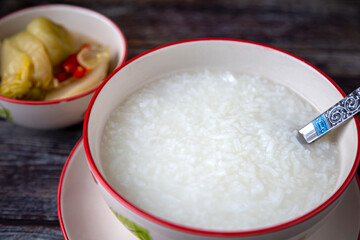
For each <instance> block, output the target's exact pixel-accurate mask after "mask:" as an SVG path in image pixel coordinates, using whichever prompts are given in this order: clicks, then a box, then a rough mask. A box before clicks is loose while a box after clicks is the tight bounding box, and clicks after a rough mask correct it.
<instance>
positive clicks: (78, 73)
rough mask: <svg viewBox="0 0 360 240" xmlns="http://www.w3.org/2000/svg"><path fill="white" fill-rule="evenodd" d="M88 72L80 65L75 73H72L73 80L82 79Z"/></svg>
mask: <svg viewBox="0 0 360 240" xmlns="http://www.w3.org/2000/svg"><path fill="white" fill-rule="evenodd" d="M88 71H89V70H88V69H87V68H85V67H83V66H81V65H79V66H77V68H76V70H75V72H74V73H73V77H74V78H82V77H83V76H84V75H85V74H86V73H87V72H88Z"/></svg>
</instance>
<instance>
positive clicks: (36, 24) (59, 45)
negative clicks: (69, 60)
mask: <svg viewBox="0 0 360 240" xmlns="http://www.w3.org/2000/svg"><path fill="white" fill-rule="evenodd" d="M26 31H28V32H29V33H31V34H33V35H34V36H36V37H37V38H39V39H40V41H42V42H43V44H44V45H45V48H46V51H47V52H48V54H49V57H50V60H51V63H52V64H53V65H54V66H56V65H58V64H60V63H61V62H62V61H63V60H64V59H65V58H66V57H67V56H69V55H70V54H71V53H73V52H74V51H75V49H74V43H73V41H72V38H71V35H70V33H69V32H68V31H67V30H66V29H65V28H64V27H62V26H61V25H58V24H56V23H54V22H52V21H50V20H49V19H47V18H45V17H38V18H35V19H33V20H32V21H31V22H30V23H29V24H28V26H27V27H26Z"/></svg>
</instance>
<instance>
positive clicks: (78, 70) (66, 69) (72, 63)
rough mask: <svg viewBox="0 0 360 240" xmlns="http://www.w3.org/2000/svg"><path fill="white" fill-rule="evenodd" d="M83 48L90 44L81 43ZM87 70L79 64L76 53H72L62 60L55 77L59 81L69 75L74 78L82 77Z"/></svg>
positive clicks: (88, 46)
mask: <svg viewBox="0 0 360 240" xmlns="http://www.w3.org/2000/svg"><path fill="white" fill-rule="evenodd" d="M83 48H90V44H84V45H82V46H81V49H83ZM88 71H89V69H87V68H85V67H84V66H81V65H80V63H79V62H78V60H77V53H74V54H71V55H70V56H69V57H67V58H66V59H65V60H64V62H63V63H62V64H61V72H60V73H59V74H57V75H56V76H55V77H56V78H57V79H58V81H59V82H63V81H65V80H66V79H67V78H69V77H71V76H73V77H74V78H82V77H83V76H84V75H85V74H86V73H87V72H88Z"/></svg>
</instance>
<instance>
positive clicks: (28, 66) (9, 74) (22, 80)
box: [0, 39, 33, 99]
mask: <svg viewBox="0 0 360 240" xmlns="http://www.w3.org/2000/svg"><path fill="white" fill-rule="evenodd" d="M1 47H2V50H1V75H2V78H1V85H0V95H2V96H5V97H8V98H14V99H20V98H22V97H23V96H24V95H25V94H26V93H27V92H28V91H29V89H30V88H31V85H32V83H31V81H30V80H29V79H30V77H31V75H32V71H33V65H32V62H31V59H30V57H29V56H28V55H27V54H26V53H24V52H22V51H20V50H19V49H17V48H16V47H15V46H14V45H13V44H12V43H11V41H10V40H9V39H5V40H4V42H3V44H2V46H1Z"/></svg>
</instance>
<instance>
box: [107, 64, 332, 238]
mask: <svg viewBox="0 0 360 240" xmlns="http://www.w3.org/2000/svg"><path fill="white" fill-rule="evenodd" d="M317 115H319V113H318V112H317V111H316V110H315V109H313V108H312V106H311V105H310V104H308V103H307V102H306V101H304V100H303V99H302V98H300V97H299V96H297V95H296V94H295V93H293V92H292V91H290V90H288V89H287V88H286V87H284V86H282V85H278V84H275V83H274V82H272V81H270V80H267V79H264V78H262V77H260V76H254V75H249V74H243V73H235V72H229V71H215V70H203V71H194V72H184V73H178V74H174V75H171V76H168V77H165V78H162V79H159V80H158V81H155V82H152V83H151V84H149V85H147V86H146V87H145V88H143V89H141V90H139V91H138V92H136V93H135V94H133V95H131V96H130V97H129V98H128V99H127V100H126V101H125V102H123V103H122V104H121V105H120V106H119V107H118V108H117V109H116V110H115V111H114V112H113V113H112V115H111V116H110V118H109V119H108V122H107V124H106V126H105V129H104V133H103V138H102V142H101V159H102V160H101V161H102V167H103V171H104V174H105V176H106V178H107V180H108V181H109V183H110V184H111V185H112V187H113V188H114V189H115V190H116V191H117V192H118V193H119V194H121V195H122V196H123V197H124V198H126V199H127V200H128V201H129V202H131V203H133V204H134V205H136V206H137V207H139V208H141V209H143V210H145V211H147V212H149V213H151V214H153V215H155V216H157V217H160V218H162V219H166V220H168V221H171V222H173V223H177V224H181V225H185V226H190V227H195V228H200V229H208V230H220V231H234V230H249V229H256V228H262V227H266V226H271V225H275V224H279V223H282V222H285V221H287V220H290V219H293V218H295V217H298V216H300V215H303V214H305V213H306V212H308V211H310V210H311V209H313V208H315V207H317V206H318V205H319V204H320V203H321V202H322V201H324V200H325V199H326V198H328V197H329V196H330V195H331V194H332V193H333V192H334V190H335V189H333V186H334V185H335V183H336V180H337V177H338V162H337V161H338V152H337V151H338V150H337V149H338V147H337V145H336V142H335V141H332V140H331V138H330V136H325V137H323V138H322V139H320V140H318V141H317V142H315V143H313V144H311V145H302V144H300V143H299V142H298V141H297V139H296V135H297V129H299V128H300V127H302V126H304V125H305V124H306V123H308V122H309V121H311V120H312V119H314V118H315V117H316V116H317Z"/></svg>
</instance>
